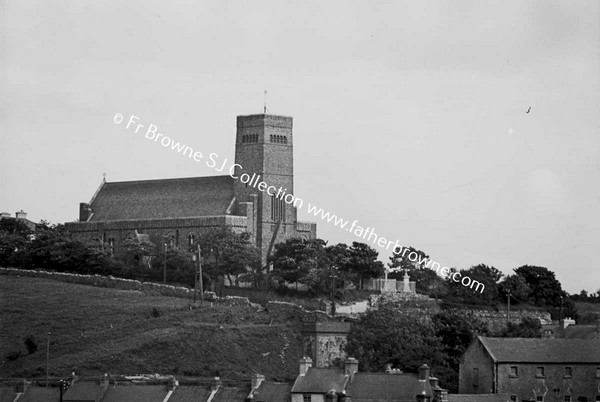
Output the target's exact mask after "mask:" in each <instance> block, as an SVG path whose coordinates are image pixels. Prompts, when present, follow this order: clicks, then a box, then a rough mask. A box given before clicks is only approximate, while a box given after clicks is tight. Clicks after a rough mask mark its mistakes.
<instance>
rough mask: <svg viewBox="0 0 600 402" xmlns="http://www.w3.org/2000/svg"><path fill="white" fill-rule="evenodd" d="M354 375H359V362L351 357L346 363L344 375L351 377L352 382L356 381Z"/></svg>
mask: <svg viewBox="0 0 600 402" xmlns="http://www.w3.org/2000/svg"><path fill="white" fill-rule="evenodd" d="M354 373H358V360H356V359H355V358H354V357H349V358H347V359H346V361H345V362H344V374H346V375H348V376H350V382H352V380H353V379H354Z"/></svg>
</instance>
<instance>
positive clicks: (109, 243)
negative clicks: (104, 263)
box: [108, 237, 115, 255]
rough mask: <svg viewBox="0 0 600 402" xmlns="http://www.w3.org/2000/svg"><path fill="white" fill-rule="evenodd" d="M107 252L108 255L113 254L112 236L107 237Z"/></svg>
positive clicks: (113, 240)
mask: <svg viewBox="0 0 600 402" xmlns="http://www.w3.org/2000/svg"><path fill="white" fill-rule="evenodd" d="M108 253H109V254H110V255H115V239H114V237H109V238H108Z"/></svg>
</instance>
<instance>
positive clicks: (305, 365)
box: [299, 356, 312, 375]
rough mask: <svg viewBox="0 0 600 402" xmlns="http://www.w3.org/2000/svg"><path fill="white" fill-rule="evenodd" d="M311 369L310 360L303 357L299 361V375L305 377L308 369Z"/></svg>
mask: <svg viewBox="0 0 600 402" xmlns="http://www.w3.org/2000/svg"><path fill="white" fill-rule="evenodd" d="M311 367H312V359H311V358H310V357H306V356H304V357H303V358H302V359H300V370H299V372H300V375H305V374H306V372H307V371H308V369H309V368H311Z"/></svg>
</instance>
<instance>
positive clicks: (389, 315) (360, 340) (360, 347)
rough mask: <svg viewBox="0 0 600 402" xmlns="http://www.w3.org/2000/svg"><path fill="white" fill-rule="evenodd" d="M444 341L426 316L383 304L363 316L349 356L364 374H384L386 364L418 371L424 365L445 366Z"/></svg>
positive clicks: (353, 332) (351, 338) (355, 329)
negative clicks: (356, 362)
mask: <svg viewBox="0 0 600 402" xmlns="http://www.w3.org/2000/svg"><path fill="white" fill-rule="evenodd" d="M440 341H441V339H440V337H438V336H437V335H435V331H434V328H433V325H432V324H431V322H430V321H428V320H427V319H426V318H425V317H423V315H419V314H411V313H405V312H402V311H400V309H399V308H398V307H397V306H395V305H394V304H391V303H382V304H380V306H379V307H378V308H376V309H375V308H374V309H370V310H368V311H367V312H366V313H365V314H363V315H361V316H360V318H359V319H358V321H357V322H356V323H355V325H354V326H353V327H352V329H351V330H350V333H349V334H348V343H347V344H346V353H347V354H348V356H352V357H355V358H357V359H358V361H359V363H360V365H361V369H360V370H361V371H383V370H384V366H385V365H386V364H387V363H392V364H393V365H394V366H395V367H398V368H400V369H401V370H403V371H407V372H416V371H417V370H418V368H419V366H421V365H422V364H423V363H427V364H428V365H430V366H432V367H433V368H434V370H435V368H436V367H441V366H443V365H444V352H443V350H442V346H441V343H440Z"/></svg>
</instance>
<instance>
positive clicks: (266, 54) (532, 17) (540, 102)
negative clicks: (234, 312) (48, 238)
mask: <svg viewBox="0 0 600 402" xmlns="http://www.w3.org/2000/svg"><path fill="white" fill-rule="evenodd" d="M265 90H266V91H267V108H268V111H269V112H270V113H272V114H278V115H286V116H292V117H293V118H294V170H295V193H296V195H297V196H298V197H300V198H302V199H303V200H304V201H305V202H310V203H311V204H315V205H318V206H319V207H322V208H325V209H327V210H328V211H330V212H331V213H332V214H336V215H338V216H341V217H343V218H345V219H347V220H350V221H353V220H358V221H359V224H360V225H361V226H363V227H370V228H373V230H374V231H375V232H376V233H377V234H378V235H379V236H382V237H385V238H387V239H398V240H399V241H400V243H401V244H404V245H411V246H414V247H416V248H418V249H420V250H423V251H425V252H426V253H427V254H429V255H430V256H431V257H432V258H433V259H435V260H436V261H438V262H440V263H441V264H442V265H444V266H448V267H456V268H459V269H465V268H469V267H470V266H473V265H477V264H480V263H483V264H487V265H492V266H495V267H496V268H498V269H500V270H502V271H503V272H504V273H505V274H511V273H512V270H513V269H514V268H517V267H519V266H522V265H525V264H529V265H540V266H544V267H547V268H548V269H550V270H552V271H553V272H555V274H556V277H557V279H558V280H559V281H560V282H561V283H562V285H563V288H564V289H565V290H567V291H568V292H570V293H579V291H580V290H581V289H586V290H588V291H589V292H595V291H597V290H599V289H600V263H599V262H598V260H599V258H600V2H597V1H595V0H593V1H592V0H590V1H553V0H550V1H548V0H544V1H530V0H524V1H514V2H507V1H489V0H483V1H482V0H477V1H416V0H411V1H394V2H390V1H381V2H373V1H348V0H346V1H326V2H325V1H311V0H303V1H252V2H250V1H235V2H234V1H223V0H219V1H148V0H119V1H102V2H98V1H87V0H83V1H82V0H77V1H75V0H73V1H67V0H58V1H54V2H47V1H44V0H40V1H30V0H18V1H16V0H0V141H1V142H0V180H1V182H2V187H1V189H0V209H1V210H2V211H6V212H10V213H11V214H13V216H14V213H15V212H16V211H19V210H21V209H23V210H25V211H26V212H27V213H28V218H30V219H32V220H34V221H39V220H40V219H46V220H49V221H51V222H54V223H62V222H66V221H73V220H75V219H77V217H78V205H79V202H87V201H89V199H90V198H91V197H92V195H93V193H94V192H95V190H96V189H97V188H98V186H99V184H100V182H101V181H102V178H103V174H104V173H105V174H106V180H107V181H109V182H110V181H126V180H145V179H159V178H174V177H193V176H211V175H215V172H214V170H213V169H210V168H209V167H207V166H206V165H205V164H200V163H196V162H194V161H193V160H190V159H189V158H185V157H183V156H181V155H180V154H177V153H175V152H172V151H169V150H167V149H165V148H163V147H162V146H160V145H157V144H155V143H152V142H150V141H148V140H146V139H144V138H143V136H141V135H135V134H133V133H132V132H131V131H128V130H125V129H124V128H123V126H122V125H121V126H119V125H116V124H115V123H114V122H113V117H114V115H115V114H116V113H121V114H123V115H124V116H126V117H128V116H129V115H131V114H134V115H136V116H138V117H139V118H140V120H141V121H142V122H145V123H151V124H154V125H156V126H157V127H158V128H159V131H160V132H163V133H165V135H168V136H169V137H171V138H174V139H175V140H177V141H181V142H186V143H188V144H190V145H191V146H193V147H194V148H196V149H199V150H201V151H202V153H203V154H209V153H211V152H214V153H216V154H218V155H219V157H220V158H221V159H225V158H229V160H233V155H234V141H235V124H236V116H237V115H248V114H255V113H261V112H262V110H263V103H264V91H265ZM529 108H531V110H530V112H529V113H527V110H528V109H529ZM298 214H299V219H301V220H304V221H314V222H317V223H318V236H319V237H321V238H323V239H325V240H327V241H328V242H329V244H335V243H338V242H345V243H351V242H352V241H361V239H360V238H358V237H356V236H354V235H353V234H352V233H349V232H346V231H345V230H342V229H340V228H338V227H335V226H334V225H333V224H328V223H327V222H323V221H320V219H319V218H315V217H314V216H310V215H309V214H308V212H307V210H306V209H305V208H304V209H301V210H300V211H299V212H298ZM376 248H377V247H376ZM389 255H390V253H389V251H385V250H381V254H380V258H381V260H382V261H384V262H387V261H388V257H389Z"/></svg>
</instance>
